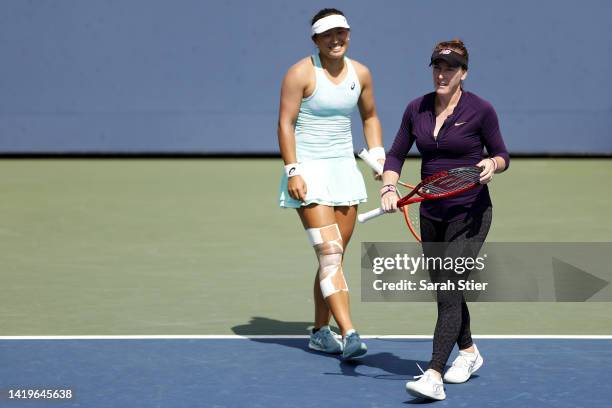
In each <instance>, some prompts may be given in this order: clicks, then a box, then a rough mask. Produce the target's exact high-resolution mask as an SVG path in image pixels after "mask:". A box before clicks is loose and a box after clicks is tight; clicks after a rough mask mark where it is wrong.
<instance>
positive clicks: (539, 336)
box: [0, 334, 612, 341]
mask: <svg viewBox="0 0 612 408" xmlns="http://www.w3.org/2000/svg"><path fill="white" fill-rule="evenodd" d="M472 337H473V338H475V339H500V340H501V339H519V340H521V339H525V340H530V339H567V340H611V339H612V335H607V334H605V335H596V334H586V335H583V334H579V335H576V334H483V335H474V336H472ZM307 338H309V336H308V335H289V334H287V335H245V336H239V335H236V334H194V335H191V334H187V335H182V334H179V335H166V334H159V335H108V336H107V335H89V336H0V341H2V340H240V339H307ZM361 338H363V339H382V340H385V339H389V340H395V339H397V340H401V339H407V340H408V339H419V340H428V339H432V338H433V336H432V335H372V334H370V335H363V336H361Z"/></svg>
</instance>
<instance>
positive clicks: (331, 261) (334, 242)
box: [306, 224, 348, 298]
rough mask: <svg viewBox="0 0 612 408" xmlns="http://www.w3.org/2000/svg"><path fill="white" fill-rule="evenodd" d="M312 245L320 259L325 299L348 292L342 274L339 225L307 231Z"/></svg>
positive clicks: (322, 288) (341, 248)
mask: <svg viewBox="0 0 612 408" xmlns="http://www.w3.org/2000/svg"><path fill="white" fill-rule="evenodd" d="M306 232H307V233H308V238H309V239H310V242H311V244H312V245H313V246H314V249H315V252H316V254H317V258H318V259H319V283H320V285H321V292H322V293H323V297H324V298H327V297H328V296H331V295H333V294H334V293H337V292H339V291H341V290H343V291H348V286H347V285H346V280H345V279H344V273H343V272H342V254H343V253H344V249H343V246H342V236H341V235H340V230H339V229H338V224H332V225H328V226H326V227H322V228H309V229H307V230H306Z"/></svg>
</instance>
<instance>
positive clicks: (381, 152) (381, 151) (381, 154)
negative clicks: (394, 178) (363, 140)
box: [368, 146, 386, 160]
mask: <svg viewBox="0 0 612 408" xmlns="http://www.w3.org/2000/svg"><path fill="white" fill-rule="evenodd" d="M368 153H370V156H372V157H373V158H374V160H380V159H383V160H385V158H386V155H385V148H384V147H382V146H378V147H373V148H371V149H370V150H368Z"/></svg>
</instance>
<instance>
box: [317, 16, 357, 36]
mask: <svg viewBox="0 0 612 408" xmlns="http://www.w3.org/2000/svg"><path fill="white" fill-rule="evenodd" d="M338 27H341V28H351V27H350V26H349V25H348V22H347V21H346V17H344V16H341V15H340V14H332V15H330V16H327V17H323V18H321V19H319V20H317V21H315V23H314V24H313V25H312V35H315V34H321V33H324V32H325V31H327V30H331V29H332V28H338Z"/></svg>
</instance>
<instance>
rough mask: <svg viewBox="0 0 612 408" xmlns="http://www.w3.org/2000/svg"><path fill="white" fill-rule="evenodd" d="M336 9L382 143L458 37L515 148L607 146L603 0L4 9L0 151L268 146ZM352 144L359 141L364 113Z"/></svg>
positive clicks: (148, 0) (97, 2)
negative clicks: (289, 92) (284, 82)
mask: <svg viewBox="0 0 612 408" xmlns="http://www.w3.org/2000/svg"><path fill="white" fill-rule="evenodd" d="M326 6H334V7H338V8H340V9H342V10H343V11H344V12H345V13H346V14H347V17H348V19H349V22H350V24H351V25H352V34H351V38H352V43H351V48H350V50H349V55H350V56H351V57H352V58H354V59H357V60H359V61H361V62H363V63H365V64H366V65H367V66H368V67H369V68H370V70H371V71H372V73H373V77H374V82H375V95H376V100H377V105H378V110H379V114H380V117H381V120H382V124H383V130H384V138H385V144H386V145H387V146H388V145H389V144H390V143H391V141H392V139H393V136H394V134H395V131H396V130H397V128H398V126H399V121H400V119H401V115H402V112H403V109H404V107H405V105H406V103H407V102H408V101H409V100H411V99H413V98H415V97H417V96H419V95H421V94H424V93H426V92H429V91H430V90H431V88H432V85H431V74H430V71H429V68H428V67H427V65H428V57H429V55H430V52H431V49H432V47H433V45H434V44H435V43H436V42H437V41H439V40H444V39H450V38H452V37H460V38H462V39H463V40H464V41H465V42H466V43H467V45H468V47H469V49H470V61H471V66H470V72H469V78H468V80H467V82H466V88H467V89H469V90H471V91H473V92H476V93H477V94H479V95H480V96H482V97H484V98H485V99H488V100H489V101H490V102H492V103H493V105H494V106H495V108H496V109H497V111H498V114H499V117H500V121H501V126H502V131H503V134H504V137H505V139H506V142H507V144H508V146H509V148H510V149H511V150H512V151H513V152H515V153H612V137H611V136H612V132H611V128H612V127H611V124H612V114H611V113H612V103H611V99H612V86H611V84H612V81H611V80H610V67H611V66H612V59H611V55H612V42H611V41H610V40H611V39H612V28H611V27H612V25H611V24H610V22H609V19H610V16H612V2H610V1H607V0H599V1H598V0H583V1H580V2H573V1H572V2H570V1H558V0H557V1H554V0H548V1H533V0H531V1H530V0H513V1H491V0H471V1H470V0H466V1H462V2H457V1H451V0H440V1H436V2H431V1H417V0H410V1H409V0H404V1H399V0H398V1H380V2H372V1H371V0H351V1H341V0H337V1H334V2H328V1H325V2H323V1H307V2H299V3H298V2H290V1H281V0H269V1H246V0H242V1H238V0H233V1H232V0H226V1H221V0H210V1H201V0H90V1H83V0H32V1H24V0H2V2H0V49H1V50H2V53H1V55H2V62H1V63H0V152H5V153H11V152H132V153H133V152H191V153H241V152H246V153H270V152H277V151H278V147H277V142H276V121H277V109H278V99H279V89H280V82H281V79H282V77H283V75H284V73H285V72H286V70H287V68H288V67H289V66H290V65H292V64H293V63H294V62H296V61H297V60H298V59H300V58H302V57H304V56H305V55H308V54H310V53H312V52H313V51H314V47H313V44H312V42H311V40H310V38H309V19H310V17H311V16H312V14H314V13H315V12H316V11H317V10H318V9H319V8H322V7H326ZM353 130H354V139H355V148H356V149H357V150H358V149H359V148H360V147H361V146H362V145H363V144H364V142H363V137H362V131H361V126H360V122H359V117H358V115H356V116H355V121H354V126H353Z"/></svg>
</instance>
